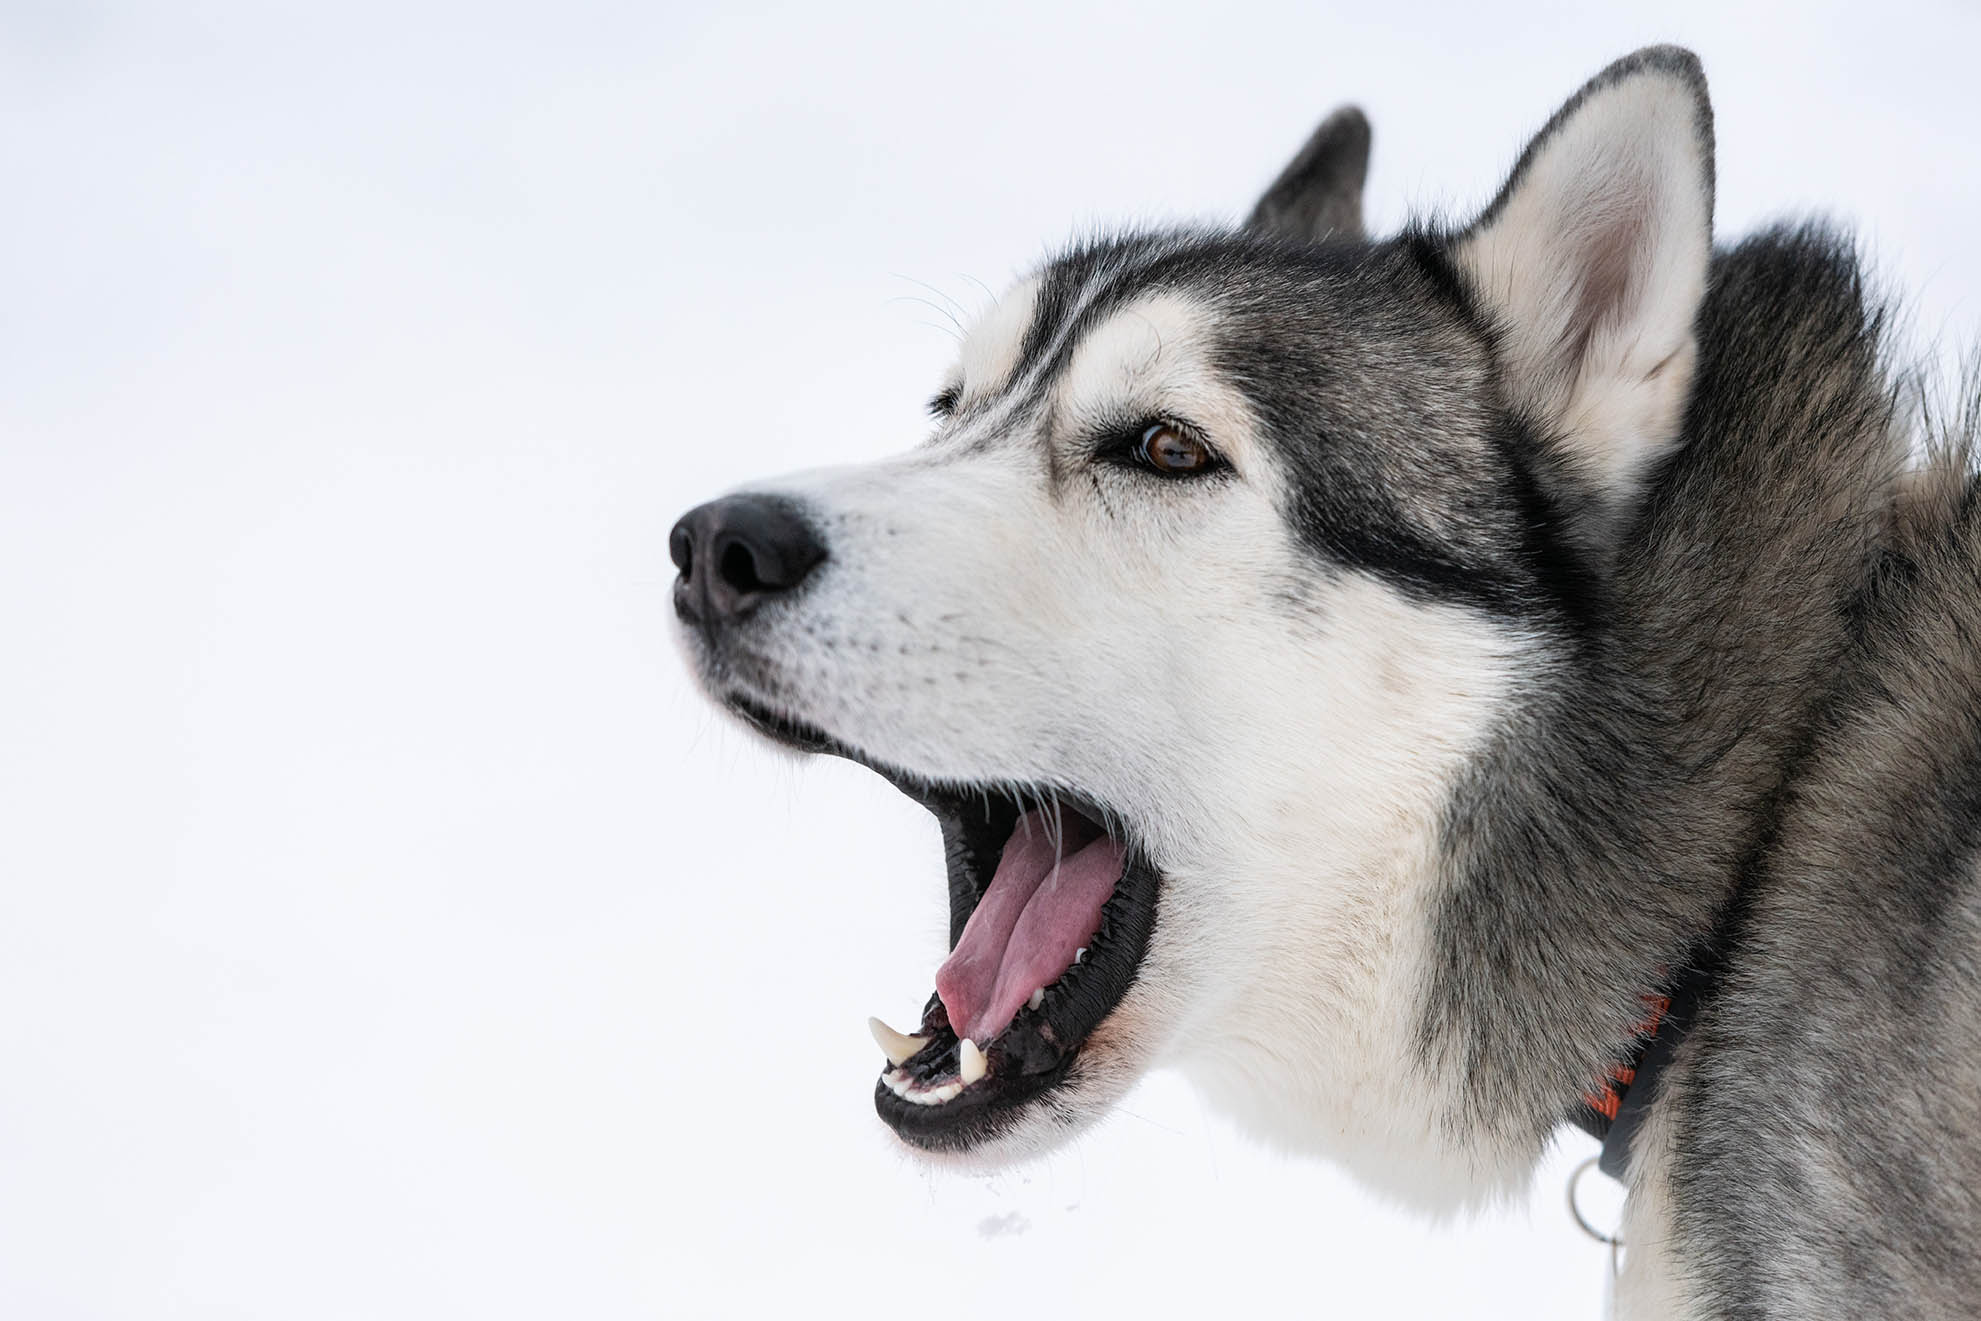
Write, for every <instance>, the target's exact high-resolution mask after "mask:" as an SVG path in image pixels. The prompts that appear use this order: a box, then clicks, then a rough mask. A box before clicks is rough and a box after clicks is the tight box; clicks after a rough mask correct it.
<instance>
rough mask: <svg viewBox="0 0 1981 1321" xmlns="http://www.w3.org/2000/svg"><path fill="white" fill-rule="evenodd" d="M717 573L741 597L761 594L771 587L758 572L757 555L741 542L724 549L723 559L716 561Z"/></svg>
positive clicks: (733, 543) (735, 542)
mask: <svg viewBox="0 0 1981 1321" xmlns="http://www.w3.org/2000/svg"><path fill="white" fill-rule="evenodd" d="M715 571H716V573H717V574H718V575H719V576H720V577H721V578H722V581H723V582H725V583H728V584H729V586H730V587H731V588H732V589H734V590H735V591H736V592H737V593H738V594H739V595H740V594H742V593H744V592H761V591H763V590H765V589H766V588H768V587H769V586H770V584H769V583H767V582H765V581H764V579H763V575H762V574H761V573H759V572H758V570H757V557H756V555H755V554H754V553H752V552H751V550H750V547H749V546H748V545H747V544H746V543H744V542H741V541H732V542H730V543H729V545H728V546H726V547H725V548H724V549H723V552H722V558H721V559H720V560H718V561H716V566H715Z"/></svg>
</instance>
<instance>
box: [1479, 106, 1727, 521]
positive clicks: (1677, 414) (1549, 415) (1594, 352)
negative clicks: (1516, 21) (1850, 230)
mask: <svg viewBox="0 0 1981 1321" xmlns="http://www.w3.org/2000/svg"><path fill="white" fill-rule="evenodd" d="M1697 114H1698V102H1697V100H1696V98H1695V96H1694V93H1693V91H1692V89H1691V88H1690V87H1689V86H1687V85H1686V83H1685V82H1684V81H1683V80H1682V79H1681V78H1679V77H1678V76H1677V75H1675V74H1673V73H1671V72H1669V71H1666V70H1664V69H1660V68H1655V67H1651V68H1645V69H1641V70H1638V71H1637V72H1635V73H1633V74H1629V75H1627V76H1625V77H1623V78H1622V79H1620V80H1619V81H1616V82H1613V83H1611V84H1609V85H1608V86H1604V87H1599V88H1597V89H1596V90H1594V91H1593V92H1591V93H1590V94H1589V96H1588V97H1587V98H1586V99H1585V100H1584V101H1583V102H1582V104H1581V105H1580V106H1579V107H1577V108H1576V109H1575V110H1574V111H1573V112H1572V113H1571V114H1570V115H1569V117H1568V118H1567V119H1566V121H1564V122H1563V123H1561V124H1560V125H1559V126H1558V127H1557V128H1556V130H1555V131H1554V132H1553V133H1552V134H1550V135H1548V136H1547V137H1544V138H1543V139H1541V140H1540V142H1539V143H1538V145H1537V146H1536V148H1535V149H1534V151H1533V154H1532V155H1531V157H1530V158H1529V160H1528V161H1527V165H1526V169H1525V170H1524V171H1522V172H1521V173H1520V174H1519V175H1518V176H1517V177H1516V179H1515V180H1514V181H1513V183H1512V184H1511V185H1510V187H1509V190H1508V192H1507V194H1506V195H1505V196H1504V197H1503V198H1502V199H1501V202H1500V204H1499V205H1498V208H1497V210H1496V211H1495V212H1494V213H1492V214H1491V215H1489V216H1488V218H1487V219H1486V221H1485V222H1484V223H1483V224H1482V225H1480V226H1479V227H1478V228H1477V229H1475V230H1474V231H1473V232H1472V233H1471V234H1469V235H1467V236H1466V237H1465V238H1464V239H1463V240H1462V241H1461V242H1460V243H1459V245H1458V247H1457V249H1456V256H1457V258H1458V261H1459V264H1460V266H1461V267H1462V268H1463V269H1464V270H1465V271H1466V272H1467V274H1468V275H1469V277H1470V278H1471V280H1472V283H1473V286H1474V288H1475V289H1476V290H1477V291H1478V292H1479V294H1480V296H1481V297H1482V298H1483V299H1484V300H1485V302H1486V304H1487V305H1488V306H1489V307H1490V308H1491V309H1492V310H1493V311H1494V313H1495V315H1496V316H1497V318H1498V320H1499V322H1500V325H1501V329H1502V331H1503V333H1504V341H1503V344H1504V349H1505V351H1506V353H1507V354H1508V357H1509V364H1508V365H1509V367H1510V369H1511V371H1510V375H1511V377H1512V379H1513V380H1514V382H1515V383H1516V389H1517V391H1518V392H1519V397H1518V398H1517V399H1516V401H1515V402H1516V403H1518V404H1519V405H1520V406H1521V407H1523V408H1524V409H1526V410H1527V411H1528V412H1529V413H1530V414H1531V415H1532V416H1533V417H1534V418H1535V419H1537V420H1538V421H1539V422H1541V423H1542V424H1543V425H1544V426H1546V427H1547V428H1548V429H1549V430H1551V431H1552V432H1554V433H1555V434H1556V435H1557V436H1559V437H1562V438H1563V444H1564V447H1565V450H1566V457H1567V459H1568V462H1569V464H1570V466H1571V468H1572V469H1573V470H1574V471H1576V472H1577V473H1578V475H1580V476H1581V477H1582V478H1583V479H1584V480H1585V481H1587V482H1588V483H1589V485H1590V486H1591V487H1592V488H1593V489H1594V490H1595V491H1596V492H1598V493H1608V494H1609V495H1610V496H1611V497H1612V502H1614V500H1615V499H1616V498H1617V497H1620V496H1621V495H1622V494H1623V493H1625V492H1627V491H1628V490H1629V489H1631V488H1632V487H1633V486H1634V484H1635V483H1636V481H1637V479H1638V477H1639V476H1640V475H1641V474H1642V473H1643V471H1644V470H1645V468H1646V467H1647V466H1648V465H1649V464H1650V463H1651V462H1652V461H1653V460H1654V459H1656V458H1657V456H1658V455H1660V454H1662V453H1663V452H1664V451H1665V450H1666V449H1668V448H1669V447H1670V445H1671V444H1672V443H1673V442H1674V441H1675V440H1676V438H1677V436H1678V430H1679V424H1680V421H1681V411H1682V409H1683V407H1684V404H1685V399H1686V393H1687V389H1688V386H1689V384H1690V382H1691V377H1692V368H1693V363H1694V359H1695V357H1696V352H1697V350H1696V346H1695V344H1694V341H1693V333H1692V319H1693V316H1694V314H1695V313H1696V311H1697V309H1698V307H1699V302H1700V299H1701V298H1702V296H1703V295H1704V291H1705V287H1706V270H1707V263H1708V261H1709V259H1710V256H1711V230H1712V191H1711V184H1710V179H1711V174H1710V166H1709V164H1708V158H1707V153H1709V152H1710V150H1711V143H1710V141H1708V140H1706V139H1704V138H1702V136H1701V134H1700V132H1699V130H1698V127H1697V125H1696V122H1695V116H1696V115H1697Z"/></svg>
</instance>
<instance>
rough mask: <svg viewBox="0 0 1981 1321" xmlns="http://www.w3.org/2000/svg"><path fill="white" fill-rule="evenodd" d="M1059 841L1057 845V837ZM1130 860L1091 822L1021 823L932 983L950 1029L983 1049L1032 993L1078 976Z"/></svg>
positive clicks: (1032, 818)
mask: <svg viewBox="0 0 1981 1321" xmlns="http://www.w3.org/2000/svg"><path fill="white" fill-rule="evenodd" d="M1055 825H1057V828H1058V829H1059V830H1060V831H1061V832H1062V834H1061V837H1060V838H1057V839H1055V838H1054V836H1053V834H1052V831H1053V829H1054V827H1055ZM1127 856H1128V855H1127V850H1126V849H1124V848H1123V847H1122V846H1121V845H1120V844H1119V843H1118V842H1116V841H1115V840H1114V839H1113V838H1111V837H1109V836H1108V835H1105V834H1102V833H1101V831H1100V829H1099V827H1097V826H1095V825H1094V824H1093V823H1092V822H1090V821H1088V820H1086V819H1085V818H1084V817H1081V816H1078V815H1077V814H1074V813H1065V814H1063V816H1062V819H1061V820H1060V821H1059V822H1057V823H1055V822H1054V821H1053V820H1052V819H1051V818H1050V817H1048V816H1047V815H1045V814H1043V813H1040V812H1027V813H1026V814H1025V815H1024V816H1022V817H1020V818H1019V819H1018V823H1017V826H1016V827H1015V828H1014V829H1013V830H1012V832H1011V838H1010V840H1008V841H1007V842H1006V843H1005V846H1004V853H1003V855H1002V856H1001V857H1000V858H999V859H998V863H997V873H996V874H995V875H994V876H992V877H991V882H990V885H989V886H988V887H987V888H986V889H985V891H984V897H983V898H982V900H980V901H979V902H978V904H977V908H976V911H975V912H973V913H971V914H970V920H969V922H968V923H966V924H965V925H964V928H963V936H962V938H961V939H960V940H958V941H957V942H956V948H955V949H954V950H952V951H951V952H950V955H949V958H948V959H946V960H944V962H943V965H942V967H941V968H940V969H938V970H937V972H936V975H935V988H936V993H937V994H938V995H940V996H941V997H942V1004H943V1008H944V1009H945V1010H947V1011H948V1013H949V1023H950V1026H951V1027H952V1028H954V1029H955V1031H956V1034H957V1035H958V1036H959V1037H968V1038H969V1039H970V1040H972V1041H974V1042H976V1043H978V1044H979V1045H983V1044H985V1043H987V1042H989V1041H991V1040H992V1039H993V1038H995V1037H996V1036H997V1035H998V1033H1000V1032H1002V1031H1004V1029H1005V1028H1007V1027H1009V1026H1010V1025H1011V1020H1012V1019H1013V1018H1014V1017H1016V1016H1017V1013H1018V1010H1019V1009H1020V1008H1021V1007H1023V1005H1024V1004H1025V1002H1026V1001H1027V1000H1029V999H1030V998H1031V995H1032V992H1033V991H1035V990H1037V989H1039V988H1040V987H1043V986H1049V985H1051V984H1052V983H1053V982H1054V981H1057V980H1058V979H1059V976H1060V974H1062V973H1064V972H1065V971H1066V970H1067V969H1068V968H1070V967H1072V966H1073V956H1074V955H1075V954H1076V953H1077V952H1078V951H1079V949H1080V947H1081V946H1083V945H1085V944H1087V943H1088V941H1090V940H1091V939H1092V938H1093V935H1094V932H1095V931H1097V930H1099V928H1100V922H1101V909H1102V907H1103V906H1105V905H1106V903H1107V901H1108V897H1109V896H1110V895H1112V894H1113V893H1114V885H1115V882H1116V881H1118V880H1120V879H1121V872H1122V868H1123V867H1124V866H1125V865H1126V864H1127Z"/></svg>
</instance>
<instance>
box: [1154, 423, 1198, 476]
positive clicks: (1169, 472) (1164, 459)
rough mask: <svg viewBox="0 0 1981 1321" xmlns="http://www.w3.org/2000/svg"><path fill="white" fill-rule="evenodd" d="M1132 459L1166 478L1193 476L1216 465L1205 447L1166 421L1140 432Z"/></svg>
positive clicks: (1193, 437) (1181, 429) (1187, 433)
mask: <svg viewBox="0 0 1981 1321" xmlns="http://www.w3.org/2000/svg"><path fill="white" fill-rule="evenodd" d="M1135 457H1136V458H1138V459H1140V460H1141V461H1142V462H1143V463H1145V464H1147V465H1148V466H1149V467H1151V468H1154V469H1155V470H1156V471H1157V472H1159V473H1162V474H1164V475H1165V476H1169V477H1195V476H1198V475H1200V474H1202V473H1207V472H1209V471H1210V470H1211V469H1213V468H1215V467H1216V466H1217V462H1218V458H1217V455H1215V454H1213V453H1212V452H1211V447H1210V446H1209V445H1206V444H1205V443H1204V442H1203V441H1201V440H1198V439H1197V438H1196V437H1195V436H1193V435H1191V434H1190V433H1189V432H1187V431H1185V430H1183V428H1181V427H1179V426H1176V425H1174V424H1173V423H1169V422H1158V423H1156V424H1155V425H1153V426H1151V427H1150V428H1149V429H1148V430H1146V431H1144V432H1143V433H1142V439H1141V441H1140V442H1139V443H1138V444H1137V445H1136V447H1135Z"/></svg>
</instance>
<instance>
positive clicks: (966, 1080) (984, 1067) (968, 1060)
mask: <svg viewBox="0 0 1981 1321" xmlns="http://www.w3.org/2000/svg"><path fill="white" fill-rule="evenodd" d="M956 1059H957V1062H958V1065H959V1067H958V1069H957V1074H958V1076H959V1077H961V1078H962V1079H963V1085H964V1086H965V1087H968V1086H969V1085H970V1084H971V1083H973V1082H975V1081H977V1079H979V1078H981V1077H983V1076H984V1075H985V1074H987V1073H989V1072H990V1061H989V1060H988V1059H985V1058H984V1053H983V1051H981V1050H979V1049H977V1043H976V1042H974V1041H972V1040H970V1038H968V1037H965V1038H963V1045H962V1047H961V1048H960V1049H959V1050H958V1051H957V1052H956Z"/></svg>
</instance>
